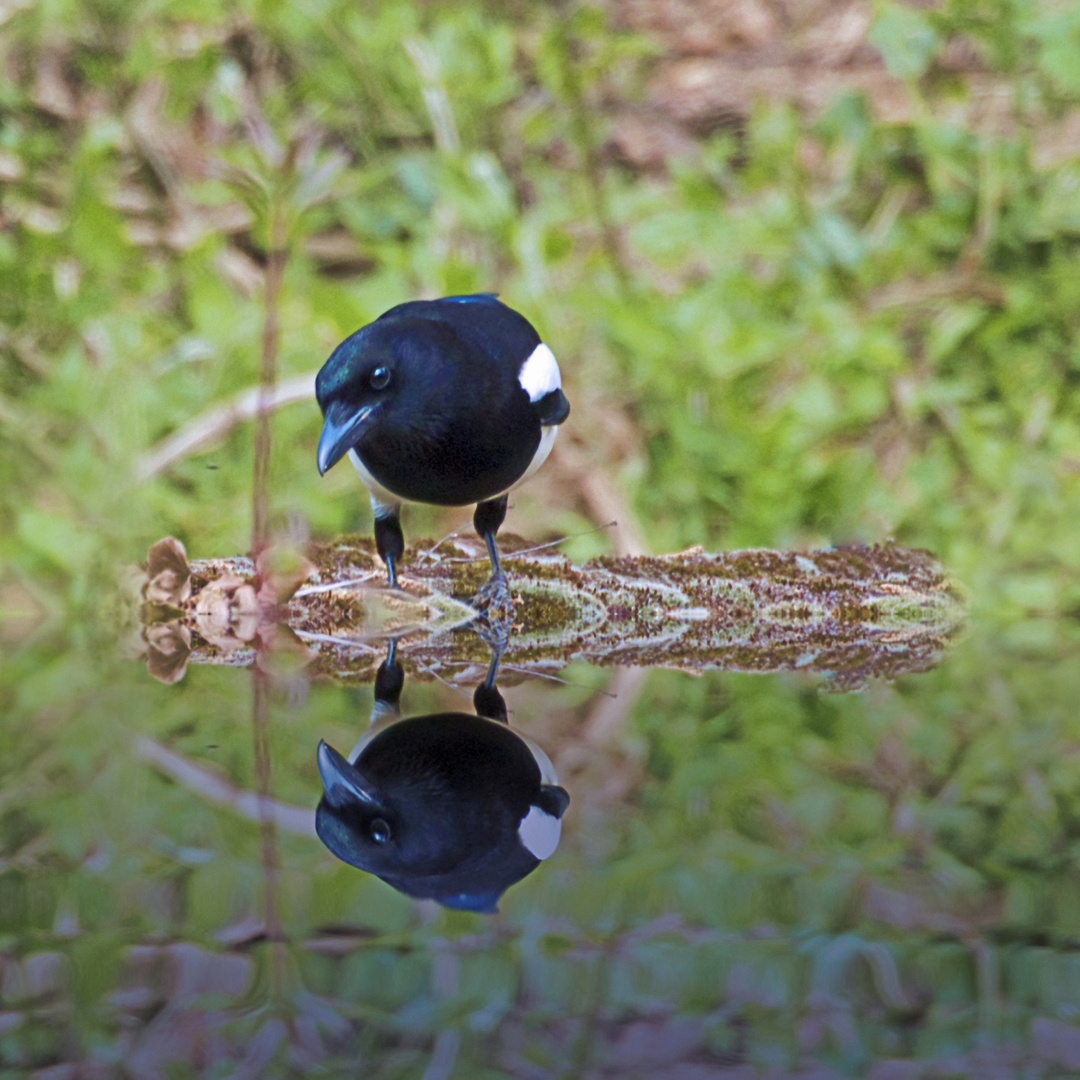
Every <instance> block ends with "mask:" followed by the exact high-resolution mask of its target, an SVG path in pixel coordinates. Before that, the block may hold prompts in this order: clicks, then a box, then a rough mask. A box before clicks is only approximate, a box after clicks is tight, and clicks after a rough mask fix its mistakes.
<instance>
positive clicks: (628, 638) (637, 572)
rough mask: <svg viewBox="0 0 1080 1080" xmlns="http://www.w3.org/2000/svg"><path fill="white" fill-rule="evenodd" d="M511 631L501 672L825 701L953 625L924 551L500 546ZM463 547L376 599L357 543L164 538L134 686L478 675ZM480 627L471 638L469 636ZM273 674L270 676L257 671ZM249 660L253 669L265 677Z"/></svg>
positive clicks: (414, 559) (375, 575)
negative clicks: (724, 681) (194, 556)
mask: <svg viewBox="0 0 1080 1080" xmlns="http://www.w3.org/2000/svg"><path fill="white" fill-rule="evenodd" d="M500 545H501V546H502V548H503V550H504V552H505V557H506V568H507V571H508V573H509V575H510V585H511V593H512V595H513V601H514V606H515V620H514V627H513V633H512V636H511V639H510V644H509V647H508V648H507V650H506V652H505V654H504V662H505V666H504V671H505V672H506V675H507V676H509V681H513V673H514V672H515V671H517V672H535V673H544V672H549V673H550V672H555V671H557V670H559V669H560V668H561V667H563V666H564V665H565V664H567V663H569V662H570V661H571V660H585V661H587V662H589V663H592V664H598V665H603V666H612V665H625V666H649V667H668V668H676V669H679V670H682V671H687V672H694V673H698V672H702V671H706V670H710V669H717V668H726V669H731V670H738V671H783V670H796V669H799V670H805V671H814V672H818V673H821V674H825V675H827V676H828V681H829V685H830V686H831V687H832V688H835V689H851V688H855V687H858V686H860V685H862V684H863V683H864V682H865V681H866V680H867V679H868V678H870V677H872V676H882V677H885V678H895V677H896V676H898V675H902V674H905V673H909V672H917V671H925V670H927V669H929V668H931V667H933V666H934V664H936V663H937V662H938V661H939V660H940V659H941V657H942V655H943V654H944V652H945V650H946V649H947V648H948V645H949V642H950V640H951V639H952V638H953V637H955V635H956V634H957V633H958V632H959V630H960V629H961V627H962V625H963V619H964V610H965V604H964V599H963V593H962V590H960V588H959V587H958V586H957V585H956V583H955V582H953V581H952V580H951V579H950V578H949V577H948V576H947V575H946V574H945V572H944V570H943V569H942V567H941V566H940V564H939V563H938V562H937V561H936V560H935V559H934V558H933V557H932V556H931V555H930V554H929V553H928V552H925V551H920V550H916V549H911V548H902V547H898V546H896V545H894V544H875V545H871V546H867V547H856V546H853V547H841V548H833V549H829V550H824V551H811V552H806V553H796V552H783V551H770V550H749V551H732V552H726V553H722V554H710V553H707V552H704V551H702V550H700V549H697V548H694V549H691V550H689V551H683V552H680V553H678V554H675V555H664V556H636V557H626V558H600V559H593V560H592V561H590V562H588V563H585V564H584V565H582V566H575V565H573V564H571V563H570V562H569V561H568V560H567V559H565V558H563V557H562V556H560V555H555V554H551V553H549V552H539V551H532V550H529V549H528V548H527V545H526V543H525V542H524V541H523V540H521V539H519V538H516V537H511V536H507V537H500ZM477 547H478V545H477V544H476V543H474V542H472V541H471V540H465V539H461V540H455V541H452V542H445V543H444V544H442V545H441V546H440V548H439V550H438V553H436V552H434V551H430V550H425V548H424V546H423V545H422V544H421V545H418V547H417V548H416V549H415V550H413V551H411V552H409V553H407V555H406V559H405V565H404V570H403V572H402V577H401V581H402V584H403V586H404V587H405V589H406V590H407V593H403V592H397V593H391V592H388V591H387V590H386V589H384V588H382V587H381V586H382V585H383V584H384V582H385V573H384V570H383V567H382V564H381V563H380V562H379V561H378V559H377V558H376V557H375V555H374V552H373V550H372V545H371V543H370V542H369V541H367V540H366V539H358V538H352V537H349V538H345V539H342V540H339V541H337V542H335V543H332V544H326V545H322V546H315V547H312V548H311V549H310V550H309V551H308V552H307V558H306V559H305V558H302V557H300V556H298V555H293V556H291V557H290V556H289V555H288V554H287V553H278V554H277V555H275V554H274V553H273V552H269V553H267V555H266V556H265V557H264V558H262V559H260V561H259V563H258V565H256V564H255V563H253V562H252V561H251V560H250V559H247V558H243V557H235V558H226V559H200V560H195V561H194V562H191V563H188V561H187V557H186V554H185V553H184V550H183V546H182V545H181V544H180V543H179V542H178V541H176V540H172V539H171V538H170V539H168V540H163V541H160V542H159V543H158V544H155V545H154V546H153V547H152V548H151V549H150V557H149V561H148V563H147V565H146V567H145V568H142V569H140V570H139V571H137V572H136V573H135V575H134V577H133V579H132V585H133V586H134V587H135V588H136V589H137V590H138V593H139V596H140V598H141V600H142V604H141V607H140V620H139V621H140V627H139V629H138V635H139V640H140V643H141V644H140V645H139V646H138V647H137V649H138V651H139V652H140V654H141V655H145V656H146V658H147V660H148V663H149V667H150V671H151V673H152V674H154V675H155V676H156V677H158V678H161V679H163V680H165V681H174V680H175V679H178V678H179V677H180V676H181V675H182V674H183V670H184V667H185V666H186V664H188V663H210V664H232V665H237V666H249V665H251V664H252V663H255V662H256V660H258V661H259V662H260V663H263V662H271V663H280V662H282V661H281V659H280V658H282V657H288V656H290V655H291V656H293V657H295V658H297V659H302V660H303V662H305V663H307V666H308V670H309V671H310V672H311V673H312V674H324V675H330V676H333V677H334V678H338V679H345V680H350V681H352V680H355V681H360V682H370V681H371V679H372V678H374V674H375V669H376V667H377V666H378V664H379V661H380V660H381V657H382V646H381V644H380V639H385V638H387V637H390V636H396V637H400V640H401V647H400V650H399V655H400V656H401V659H402V661H403V663H404V664H405V666H406V667H407V668H410V669H412V672H413V674H414V677H416V678H420V679H423V678H425V677H442V678H447V679H453V680H454V681H458V680H459V678H460V677H461V676H462V675H464V674H465V673H466V672H467V673H468V678H470V679H471V680H472V681H476V679H475V675H476V674H477V671H478V668H477V665H484V667H486V664H487V659H488V652H487V647H486V646H485V644H484V643H483V641H482V640H481V638H480V637H478V636H477V634H475V633H473V632H472V631H471V629H469V624H473V623H476V621H477V613H476V612H475V611H474V610H473V608H472V607H471V606H470V604H469V599H470V598H471V597H472V596H473V595H474V594H475V592H476V590H477V588H478V587H479V586H480V585H481V584H482V583H483V581H484V578H485V575H486V573H487V564H486V557H485V556H483V555H482V553H481V552H480V551H479V550H477ZM478 625H479V626H480V628H482V626H483V622H482V620H481V621H480V623H479V624H478ZM275 656H276V657H278V658H279V659H278V660H277V661H274V660H271V659H269V658H272V657H275ZM264 658H267V660H265V661H264Z"/></svg>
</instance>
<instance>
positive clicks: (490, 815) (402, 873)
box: [315, 647, 570, 913]
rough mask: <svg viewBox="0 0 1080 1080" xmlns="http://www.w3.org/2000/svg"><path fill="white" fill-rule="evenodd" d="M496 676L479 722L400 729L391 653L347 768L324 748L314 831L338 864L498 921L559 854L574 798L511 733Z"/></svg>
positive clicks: (458, 717)
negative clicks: (512, 892) (519, 886)
mask: <svg viewBox="0 0 1080 1080" xmlns="http://www.w3.org/2000/svg"><path fill="white" fill-rule="evenodd" d="M496 666H497V660H496V661H494V662H493V665H492V672H491V673H490V674H489V678H488V679H487V680H486V681H485V682H484V684H483V686H481V687H480V688H479V689H478V691H477V693H476V695H475V696H474V702H475V705H476V708H477V710H478V712H479V713H480V715H477V716H469V715H468V714H467V713H436V714H433V715H429V716H413V717H408V718H404V719H403V718H402V717H401V715H400V713H399V712H398V707H397V702H398V697H399V695H400V693H401V686H402V683H403V681H404V673H403V671H402V669H401V668H400V667H399V666H398V665H397V664H396V663H395V662H394V660H393V648H392V647H391V652H390V656H389V658H388V659H387V662H386V663H385V664H383V665H382V667H381V668H380V669H379V674H378V676H377V677H376V680H375V706H374V709H373V710H372V724H371V728H370V729H369V730H368V731H367V733H366V734H365V735H364V736H363V737H362V738H361V740H360V741H359V743H357V745H356V746H355V747H354V748H353V750H352V753H351V754H350V755H349V758H348V759H346V758H345V757H344V756H343V755H341V754H339V753H338V752H337V751H336V750H335V749H334V748H333V747H331V746H329V745H327V743H325V742H320V743H319V750H318V765H319V777H320V779H321V780H322V786H323V796H322V799H321V800H320V801H319V807H318V810H317V811H316V815H315V829H316V832H317V833H318V834H319V838H320V839H321V840H322V842H323V843H324V844H325V845H326V846H327V847H328V848H329V849H330V851H332V852H333V853H334V855H336V856H337V857H338V858H339V859H341V860H343V861H344V862H347V863H349V864H350V865H351V866H355V867H358V868H359V869H361V870H366V871H367V872H368V873H371V874H375V875H376V876H377V877H379V878H381V879H382V880H383V881H385V882H386V883H387V884H388V885H391V886H393V888H395V889H397V890H398V891H399V892H403V893H405V894H406V895H407V896H413V897H417V898H419V899H425V898H426V899H433V900H437V901H438V902H439V903H440V904H444V905H445V906H446V907H452V908H461V909H465V910H468V911H478V912H487V913H492V912H494V911H495V910H496V908H497V906H498V901H499V897H500V896H502V894H503V892H505V890H506V889H507V888H509V887H510V886H511V885H513V884H514V883H515V882H517V881H520V880H521V879H522V878H523V877H525V876H526V875H527V874H530V873H532V871H533V870H535V869H536V868H537V867H538V866H539V865H540V863H541V862H543V861H544V860H545V859H547V858H548V857H549V856H551V855H552V854H553V853H554V851H555V849H556V847H558V844H559V838H560V836H561V832H562V816H563V813H564V812H565V810H566V808H567V806H568V805H569V803H570V796H569V795H568V794H567V793H566V791H565V790H564V789H563V788H561V787H559V785H558V781H557V780H556V778H555V770H554V768H553V767H552V764H551V759H550V758H549V757H548V756H547V754H545V753H544V751H543V750H541V749H540V747H538V746H537V745H536V744H535V743H534V742H532V740H530V739H528V738H526V737H524V736H522V735H519V734H518V733H517V732H514V731H512V730H511V729H510V727H509V725H508V724H507V722H506V705H505V703H504V702H503V700H502V697H501V695H500V694H499V692H498V690H497V689H495V686H494V669H495V667H496Z"/></svg>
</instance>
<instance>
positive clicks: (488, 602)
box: [473, 495, 513, 621]
mask: <svg viewBox="0 0 1080 1080" xmlns="http://www.w3.org/2000/svg"><path fill="white" fill-rule="evenodd" d="M505 519H506V496H505V495H500V496H499V497H498V498H497V499H488V500H487V502H482V503H477V506H476V513H474V514H473V527H474V528H475V529H476V531H477V532H478V533H479V534H480V535H481V536H482V537H483V538H484V543H485V544H487V549H488V558H489V559H491V576H490V577H489V578H488V579H487V581H486V582H484V584H483V585H482V586H481V588H480V591H479V592H478V593H477V594H476V606H477V608H478V609H479V610H480V611H481V612H482V613H483V614H484V615H485V616H486V617H487V618H488V620H489V621H494V620H497V619H504V618H505V619H510V618H511V616H512V615H513V607H512V606H511V604H510V587H509V586H508V585H507V583H506V574H504V573H503V569H502V567H501V566H500V565H499V549H498V547H496V545H495V534H496V533H497V532H498V531H499V526H500V525H502V523H503V521H504V520H505Z"/></svg>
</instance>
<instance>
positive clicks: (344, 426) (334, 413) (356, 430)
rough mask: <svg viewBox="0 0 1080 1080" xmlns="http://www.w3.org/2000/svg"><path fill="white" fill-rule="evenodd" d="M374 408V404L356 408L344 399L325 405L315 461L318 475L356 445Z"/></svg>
mask: <svg viewBox="0 0 1080 1080" xmlns="http://www.w3.org/2000/svg"><path fill="white" fill-rule="evenodd" d="M374 409H375V406H374V405H363V406H361V407H360V408H359V409H357V408H355V407H354V406H352V405H349V404H348V403H347V402H344V401H331V402H330V404H329V405H328V406H327V407H326V418H325V420H323V429H322V435H320V436H319V454H318V458H317V461H318V465H319V475H320V476H322V475H323V474H324V473H325V472H326V470H327V469H329V468H330V466H331V465H334V464H335V463H336V462H338V461H340V460H341V459H342V458H343V457H344V456H345V455H346V454H347V453H348V452H349V451H350V450H351V449H352V448H353V447H354V446H355V445H356V442H357V440H358V439H359V438H360V436H361V434H362V433H363V430H364V428H365V427H366V426H367V422H368V419H369V418H370V416H371V414H372V412H373V411H374Z"/></svg>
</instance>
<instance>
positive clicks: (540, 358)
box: [518, 344, 562, 401]
mask: <svg viewBox="0 0 1080 1080" xmlns="http://www.w3.org/2000/svg"><path fill="white" fill-rule="evenodd" d="M518 382H519V383H521V388H522V390H524V391H525V393H526V394H528V395H529V400H530V401H539V400H540V399H541V398H542V397H543V396H544V395H545V394H550V393H551V391H552V390H561V389H562V379H561V377H560V375H559V364H558V361H556V359H555V354H554V353H553V352H552V351H551V350H550V349H549V348H548V347H547V346H546V345H544V344H540V345H537V346H536V348H535V349H533V351H532V352H531V353H530V354H529V356H528V358H527V359H526V360H525V363H524V364H522V365H521V369H520V370H519V371H518Z"/></svg>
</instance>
